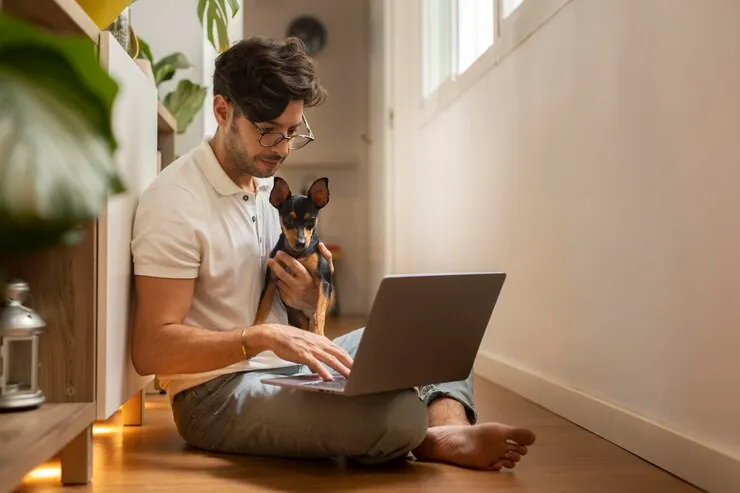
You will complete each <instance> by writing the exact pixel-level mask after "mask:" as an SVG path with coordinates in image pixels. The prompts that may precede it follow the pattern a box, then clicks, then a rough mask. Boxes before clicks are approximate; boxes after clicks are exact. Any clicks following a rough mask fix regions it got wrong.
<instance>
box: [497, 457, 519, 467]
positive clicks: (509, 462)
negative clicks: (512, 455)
mask: <svg viewBox="0 0 740 493" xmlns="http://www.w3.org/2000/svg"><path fill="white" fill-rule="evenodd" d="M496 464H499V465H500V466H501V467H505V468H507V469H514V467H516V463H515V462H514V461H513V460H511V459H501V460H500V461H498V462H497V463H496Z"/></svg>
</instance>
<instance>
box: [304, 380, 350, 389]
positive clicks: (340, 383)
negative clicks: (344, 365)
mask: <svg viewBox="0 0 740 493" xmlns="http://www.w3.org/2000/svg"><path fill="white" fill-rule="evenodd" d="M304 385H312V386H316V385H320V386H321V387H323V388H329V389H338V390H341V389H343V388H344V387H345V385H347V379H346V378H344V377H334V380H332V381H330V382H327V381H324V380H318V381H316V382H308V383H305V384H304Z"/></svg>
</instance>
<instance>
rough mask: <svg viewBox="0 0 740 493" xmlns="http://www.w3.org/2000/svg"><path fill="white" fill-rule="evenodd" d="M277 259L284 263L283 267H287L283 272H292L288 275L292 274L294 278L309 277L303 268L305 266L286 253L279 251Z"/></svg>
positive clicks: (276, 255)
mask: <svg viewBox="0 0 740 493" xmlns="http://www.w3.org/2000/svg"><path fill="white" fill-rule="evenodd" d="M275 258H276V259H277V260H279V261H280V262H282V263H283V265H284V266H285V267H284V268H283V270H285V268H287V270H288V271H290V272H287V273H288V274H290V273H292V274H293V276H303V277H305V276H308V275H309V274H308V271H307V270H306V268H305V267H303V264H301V263H300V262H299V261H298V260H296V259H295V258H293V257H291V256H290V255H288V254H287V253H285V252H284V251H282V250H279V251H278V252H277V253H276V254H275Z"/></svg>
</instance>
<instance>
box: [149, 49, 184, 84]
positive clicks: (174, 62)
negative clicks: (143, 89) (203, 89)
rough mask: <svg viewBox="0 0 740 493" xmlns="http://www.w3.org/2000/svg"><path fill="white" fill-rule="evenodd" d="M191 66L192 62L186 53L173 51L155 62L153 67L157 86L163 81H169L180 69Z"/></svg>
mask: <svg viewBox="0 0 740 493" xmlns="http://www.w3.org/2000/svg"><path fill="white" fill-rule="evenodd" d="M190 67H191V65H190V62H189V61H188V59H187V57H186V56H185V55H184V54H182V53H179V52H178V53H172V54H170V55H167V56H166V57H164V58H162V59H161V60H160V61H158V62H157V63H155V64H154V66H153V67H152V71H153V72H154V80H155V82H156V84H157V86H159V85H160V84H161V83H162V82H167V81H168V80H170V79H172V77H174V76H175V72H177V70H178V69H186V68H190Z"/></svg>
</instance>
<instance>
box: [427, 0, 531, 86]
mask: <svg viewBox="0 0 740 493" xmlns="http://www.w3.org/2000/svg"><path fill="white" fill-rule="evenodd" d="M519 1H522V0H519ZM495 2H496V0H422V2H421V8H422V11H421V13H422V17H421V21H422V23H421V26H422V56H423V60H424V63H423V94H424V97H427V96H428V95H430V94H431V93H433V92H434V91H435V90H436V89H437V88H438V87H440V86H441V85H442V84H444V83H445V82H446V81H448V80H453V79H455V78H456V77H458V76H459V75H460V74H462V73H463V72H465V71H466V70H467V69H468V68H469V67H470V66H471V65H472V64H473V63H474V62H475V61H476V60H477V59H478V58H480V56H481V55H482V54H483V53H485V51H486V50H487V49H488V48H490V47H491V45H493V40H494V26H495V22H494V10H495V8H494V6H495Z"/></svg>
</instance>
